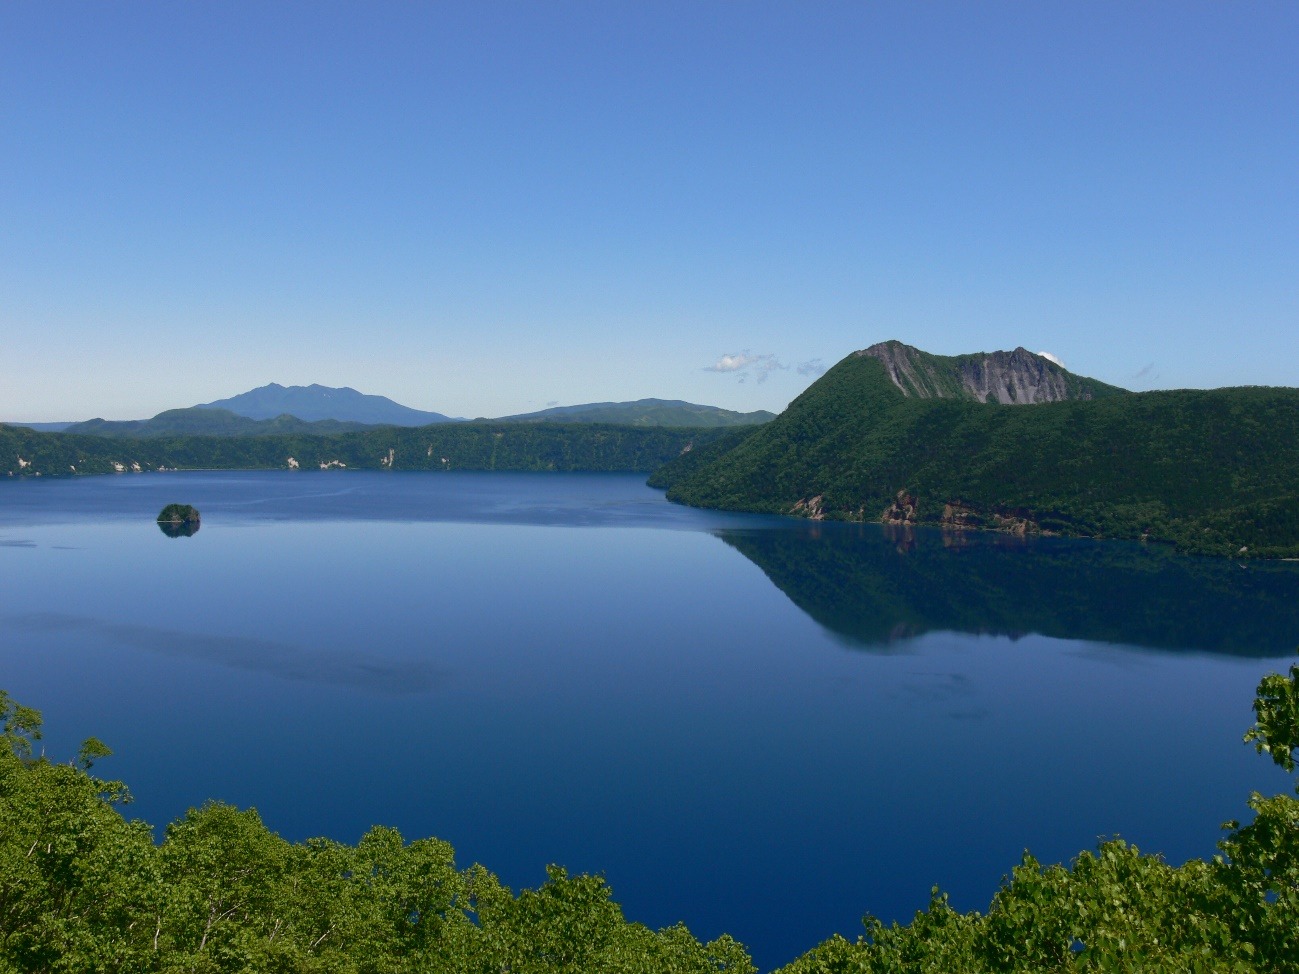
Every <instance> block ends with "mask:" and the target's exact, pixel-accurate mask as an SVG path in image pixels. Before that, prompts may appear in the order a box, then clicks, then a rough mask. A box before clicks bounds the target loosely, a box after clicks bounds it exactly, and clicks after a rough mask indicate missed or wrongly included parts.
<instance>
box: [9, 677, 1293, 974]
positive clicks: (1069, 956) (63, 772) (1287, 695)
mask: <svg viewBox="0 0 1299 974" xmlns="http://www.w3.org/2000/svg"><path fill="white" fill-rule="evenodd" d="M1254 710H1255V715H1256V718H1257V720H1256V723H1255V725H1254V727H1253V728H1252V729H1251V730H1250V731H1249V732H1248V733H1247V735H1246V740H1248V741H1252V742H1253V743H1254V744H1255V746H1256V747H1257V748H1258V750H1259V752H1260V753H1263V754H1267V755H1269V756H1270V757H1271V758H1272V759H1273V761H1274V762H1275V763H1276V764H1277V765H1279V766H1280V767H1282V768H1283V769H1285V770H1286V771H1288V772H1292V773H1293V772H1294V770H1295V759H1296V748H1297V747H1299V667H1294V666H1292V667H1291V668H1290V672H1289V676H1288V677H1287V676H1282V675H1279V674H1273V675H1271V676H1267V677H1265V678H1264V679H1263V681H1262V683H1261V684H1260V685H1259V688H1258V692H1257V696H1256V699H1255V703H1254ZM40 735H41V715H40V713H39V712H38V711H36V710H33V709H31V708H29V707H24V706H21V705H19V704H17V703H16V702H14V701H13V700H12V699H11V698H9V697H8V695H7V694H5V693H3V692H0V972H6V974H7V972H24V974H26V972H37V971H41V972H50V971H138V972H150V971H152V972H167V971H203V972H207V974H218V972H231V974H233V972H245V971H259V972H260V971H278V972H285V974H290V972H303V974H308V972H326V971H328V972H331V974H333V972H353V974H362V972H365V974H371V972H373V974H379V972H393V974H396V972H409V974H415V972H425V971H427V972H430V974H432V972H437V974H500V972H511V974H585V972H594V971H599V972H605V974H656V972H663V974H753V971H754V967H753V964H752V962H751V961H750V958H749V956H748V954H747V952H746V951H745V949H744V947H743V946H742V945H741V944H740V943H738V942H737V941H735V940H734V939H733V938H731V937H729V936H725V935H723V936H721V937H718V938H717V939H715V940H712V941H710V942H708V943H701V942H700V941H699V940H698V939H696V938H695V937H694V936H693V935H692V934H691V933H690V931H689V930H688V929H687V928H686V927H685V926H684V925H681V924H678V925H676V926H672V927H667V928H665V929H662V930H658V931H655V930H651V929H649V928H647V927H645V926H644V925H642V924H639V923H635V922H631V921H628V920H627V919H626V918H625V917H624V915H623V913H622V911H621V909H620V908H619V907H618V905H617V904H616V903H615V902H614V901H613V899H612V893H611V890H610V889H609V887H608V886H607V885H606V883H605V882H604V880H603V879H601V878H599V877H595V876H588V875H578V876H571V875H569V874H568V873H566V872H565V871H564V870H563V869H561V868H559V867H556V866H551V867H549V868H548V870H547V872H548V876H549V879H548V881H547V882H546V883H545V884H544V885H542V886H541V887H539V888H538V889H535V890H523V891H521V892H520V893H518V894H515V893H514V892H512V891H511V890H510V889H508V888H507V887H505V886H504V885H503V884H502V883H501V882H500V881H499V880H498V879H497V878H496V877H495V876H494V875H493V874H492V873H491V872H489V871H488V870H487V869H485V868H484V867H482V866H480V865H471V866H469V867H467V868H461V867H458V866H457V864H456V862H455V856H454V851H453V849H452V847H451V846H450V845H449V844H447V843H446V842H443V841H440V840H438V839H433V838H426V839H418V840H416V841H414V842H409V843H408V842H406V841H405V840H404V839H403V838H402V836H401V835H400V834H398V833H397V832H396V831H395V830H393V829H389V828H382V827H376V828H373V829H371V830H370V831H369V832H367V833H366V834H365V835H364V836H362V837H361V839H360V840H359V841H358V842H357V843H356V844H355V845H348V844H345V843H340V842H336V841H333V840H330V839H311V840H308V841H306V842H300V843H291V842H287V841H285V840H284V839H282V838H280V837H279V836H278V835H276V834H275V833H274V832H272V831H271V830H270V829H269V828H267V826H266V824H265V823H263V822H262V820H261V819H260V817H259V816H258V815H257V812H256V811H255V810H252V809H248V810H239V809H236V808H233V807H231V806H229V805H224V804H219V803H209V804H207V805H204V806H203V807H202V808H199V809H192V810H191V811H190V812H189V813H187V814H186V815H185V816H184V817H183V818H181V819H179V820H177V821H175V822H172V823H170V824H169V825H168V826H167V827H166V829H165V832H164V835H163V839H162V841H161V842H160V843H159V842H156V841H155V839H154V834H153V831H152V829H151V828H150V827H149V826H148V825H147V824H145V823H144V822H140V821H129V820H127V819H126V818H125V817H124V816H123V814H122V807H123V804H124V802H126V801H127V799H128V797H129V795H128V791H127V788H126V786H125V785H124V784H123V783H122V782H119V781H112V780H108V779H104V778H100V777H98V776H97V775H96V774H95V773H94V771H93V766H94V764H95V763H96V762H97V761H100V760H102V759H104V758H106V757H108V756H109V755H110V754H111V752H110V750H109V748H108V747H106V746H105V745H104V744H103V743H102V742H100V741H99V740H96V739H94V738H92V739H90V740H87V741H86V742H85V744H83V745H82V747H81V749H80V752H79V753H78V755H77V756H76V757H75V758H74V759H73V760H72V761H70V762H68V763H56V762H55V761H53V760H51V759H50V758H48V757H47V756H46V755H45V754H44V753H43V751H40V750H39V745H38V743H37V742H38V741H39V739H40ZM1178 759H1179V758H1178V757H1177V756H1171V757H1170V758H1169V760H1178ZM1249 810H1250V812H1251V813H1252V819H1251V821H1249V822H1248V823H1247V824H1243V825H1242V824H1240V823H1237V822H1229V823H1227V824H1226V826H1224V828H1225V829H1227V834H1226V836H1225V838H1223V839H1222V840H1221V841H1220V842H1219V849H1220V850H1221V854H1220V855H1218V856H1215V857H1214V858H1213V859H1212V860H1211V861H1208V862H1206V861H1203V860H1199V859H1193V860H1191V861H1189V862H1187V863H1185V864H1184V865H1181V866H1171V865H1169V864H1168V863H1166V862H1164V861H1163V860H1162V859H1160V858H1159V857H1157V856H1148V855H1142V854H1141V853H1140V852H1138V850H1137V849H1135V848H1134V847H1132V846H1130V845H1127V844H1126V843H1124V842H1122V841H1120V840H1117V839H1114V840H1110V841H1107V842H1104V843H1102V844H1101V845H1100V846H1099V848H1098V849H1097V851H1096V852H1094V853H1093V852H1083V853H1080V854H1079V855H1078V856H1077V857H1076V858H1075V859H1074V861H1073V862H1072V863H1071V864H1070V865H1069V866H1067V867H1066V866H1063V865H1043V864H1041V863H1039V862H1038V861H1037V860H1035V859H1033V858H1032V857H1031V856H1030V855H1029V854H1027V853H1025V855H1024V857H1023V859H1022V861H1021V862H1020V863H1019V865H1017V866H1015V867H1014V869H1013V870H1012V871H1011V872H1010V875H1009V876H1008V877H1007V878H1006V879H1005V880H1004V881H1003V884H1002V887H1001V888H1000V889H999V890H998V891H997V892H996V895H995V896H994V897H993V899H992V903H991V905H990V907H989V908H988V911H987V912H986V913H983V914H981V913H978V912H974V913H967V914H961V913H958V912H956V911H955V910H953V909H952V908H951V906H950V905H949V904H948V902H947V899H946V897H945V896H944V895H943V894H941V893H940V892H939V891H938V889H937V888H935V889H934V891H933V896H932V899H931V902H930V905H929V908H928V909H927V910H925V911H921V912H919V913H917V914H916V916H915V918H914V919H913V920H912V922H911V923H910V924H908V925H905V926H903V925H899V924H892V925H885V924H883V923H880V922H879V921H877V920H875V919H874V918H872V917H869V916H867V917H866V918H865V919H864V923H865V932H864V934H863V935H862V936H860V937H858V938H857V939H856V940H851V941H850V940H848V939H845V938H843V937H840V936H835V937H832V938H831V939H830V940H828V941H826V942H825V943H823V944H821V945H820V946H817V947H815V948H813V949H812V950H811V951H810V952H809V953H807V954H805V955H804V956H802V957H800V958H798V959H796V960H794V961H793V962H792V963H790V964H789V965H788V966H787V967H785V968H782V971H783V972H784V974H848V972H858V974H886V972H887V974H912V972H914V974H922V972H938V971H942V972H962V974H966V972H969V974H973V972H1005V971H1016V972H1017V971H1024V972H1029V971H1031V972H1044V971H1047V972H1065V971H1143V972H1154V974H1164V972H1166V974H1173V972H1177V974H1183V972H1188V971H1236V972H1247V971H1266V972H1278V974H1283V972H1293V971H1297V970H1299V800H1296V799H1295V798H1293V797H1290V796H1288V795H1277V796H1275V797H1272V798H1264V797H1263V796H1261V795H1257V794H1255V795H1254V796H1252V797H1251V798H1250V800H1249ZM917 879H918V881H922V882H923V881H924V880H923V878H921V877H917Z"/></svg>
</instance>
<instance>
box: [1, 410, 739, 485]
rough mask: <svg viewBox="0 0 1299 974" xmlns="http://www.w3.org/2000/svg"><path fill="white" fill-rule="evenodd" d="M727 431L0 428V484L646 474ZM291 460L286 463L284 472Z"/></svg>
mask: <svg viewBox="0 0 1299 974" xmlns="http://www.w3.org/2000/svg"><path fill="white" fill-rule="evenodd" d="M726 432H727V430H725V429H703V430H698V429H695V430H692V429H675V428H665V427H646V428H633V427H630V426H601V425H596V424H586V425H579V424H576V423H572V424H562V425H556V424H549V423H545V424H525V423H454V424H452V423H440V424H438V425H436V426H424V427H416V428H411V427H396V426H380V427H374V428H371V429H367V430H363V431H360V432H352V433H339V434H335V435H330V436H313V435H305V434H297V435H281V436H173V437H168V436H158V437H151V438H120V439H108V438H104V437H97V436H82V435H76V434H72V433H38V432H35V431H33V430H29V429H26V428H21V427H11V426H0V477H5V476H6V474H7V475H8V476H10V477H31V476H45V477H49V476H72V475H79V474H92V473H113V472H119V473H121V472H133V471H136V470H137V469H138V470H139V471H141V472H143V471H150V470H158V469H159V468H166V469H172V470H174V469H202V470H257V469H270V470H275V469H278V470H283V469H286V468H291V467H294V466H295V465H296V466H297V467H298V468H301V469H309V468H321V467H331V468H333V467H346V468H349V469H360V470H366V469H369V470H591V471H637V472H648V471H650V470H654V469H655V468H657V467H659V466H661V465H662V464H663V463H664V462H666V461H667V460H670V459H672V458H674V457H676V456H678V455H679V454H680V453H681V452H682V451H683V450H685V449H687V447H690V446H692V445H695V444H704V443H707V442H709V441H710V440H711V438H713V437H715V436H719V435H722V434H725V433H726ZM290 459H292V461H293V462H292V463H290Z"/></svg>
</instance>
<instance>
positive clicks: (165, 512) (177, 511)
mask: <svg viewBox="0 0 1299 974" xmlns="http://www.w3.org/2000/svg"><path fill="white" fill-rule="evenodd" d="M158 527H159V529H160V530H161V531H162V533H163V534H165V535H166V536H167V537H169V538H189V537H193V535H194V534H195V533H196V532H197V531H198V528H199V513H198V508H196V507H191V506H190V505H189V504H168V505H167V506H166V507H164V508H163V509H162V512H161V513H159V515H158Z"/></svg>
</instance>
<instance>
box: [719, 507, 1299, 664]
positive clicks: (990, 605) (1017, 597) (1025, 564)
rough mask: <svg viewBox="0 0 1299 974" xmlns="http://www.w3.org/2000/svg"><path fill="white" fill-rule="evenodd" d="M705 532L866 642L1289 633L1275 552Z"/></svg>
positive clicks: (1298, 592)
mask: <svg viewBox="0 0 1299 974" xmlns="http://www.w3.org/2000/svg"><path fill="white" fill-rule="evenodd" d="M715 533H716V534H717V536H718V537H719V538H721V539H722V540H723V541H725V542H726V543H727V544H728V545H730V546H731V547H732V548H734V549H736V550H737V551H739V552H740V553H741V554H743V555H744V556H745V557H746V558H748V559H749V560H750V561H752V562H753V563H754V564H756V565H757V566H758V567H759V568H761V569H762V570H763V572H765V573H766V575H767V577H768V578H769V579H771V581H772V582H773V583H775V585H776V586H777V587H778V588H779V589H780V590H781V591H782V592H784V593H785V594H786V595H787V596H789V598H790V600H791V601H792V602H793V603H794V604H795V605H797V606H798V607H799V608H800V609H802V610H803V611H804V612H806V613H807V614H808V615H809V616H811V617H812V618H813V619H815V620H816V621H817V622H818V623H820V624H821V625H822V626H824V627H825V628H826V629H827V630H829V631H830V632H831V633H833V634H834V635H836V636H838V637H840V638H841V639H842V640H843V641H844V642H846V643H848V644H850V645H853V646H857V647H861V648H863V649H869V650H872V651H885V652H888V651H894V650H896V649H898V648H899V647H898V645H897V644H898V641H899V640H902V639H905V638H908V637H912V636H918V635H921V634H923V633H926V632H932V631H939V630H941V631H952V632H964V633H983V634H992V635H1003V636H1012V637H1014V636H1020V635H1025V634H1028V633H1038V634H1040V635H1044V636H1052V637H1057V638H1061V639H1074V640H1087V641H1090V642H1105V643H1117V644H1121V645H1127V646H1134V647H1142V648H1149V649H1156V650H1191V651H1201V652H1208V653H1220V654H1224V655H1231V656H1250V657H1273V656H1287V655H1290V654H1292V653H1294V651H1295V647H1296V645H1297V644H1299V566H1296V565H1291V564H1286V563H1276V562H1249V563H1243V564H1242V563H1238V562H1235V561H1231V560H1227V559H1217V558H1192V557H1186V556H1182V555H1178V554H1175V553H1173V552H1171V551H1169V550H1168V549H1165V548H1162V547H1155V546H1146V545H1138V544H1130V543H1122V542H1114V541H1104V542H1098V541H1087V540H1077V539H1065V538H1017V537H1014V536H1011V535H1004V534H993V533H990V532H961V533H954V532H944V531H940V530H938V529H925V528H921V529H910V528H907V529H904V528H894V529H890V528H881V527H879V526H877V525H847V524H824V525H822V524H813V525H809V526H807V527H805V528H803V529H801V530H782V531H770V530H743V529H742V530H722V531H718V532H715Z"/></svg>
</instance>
